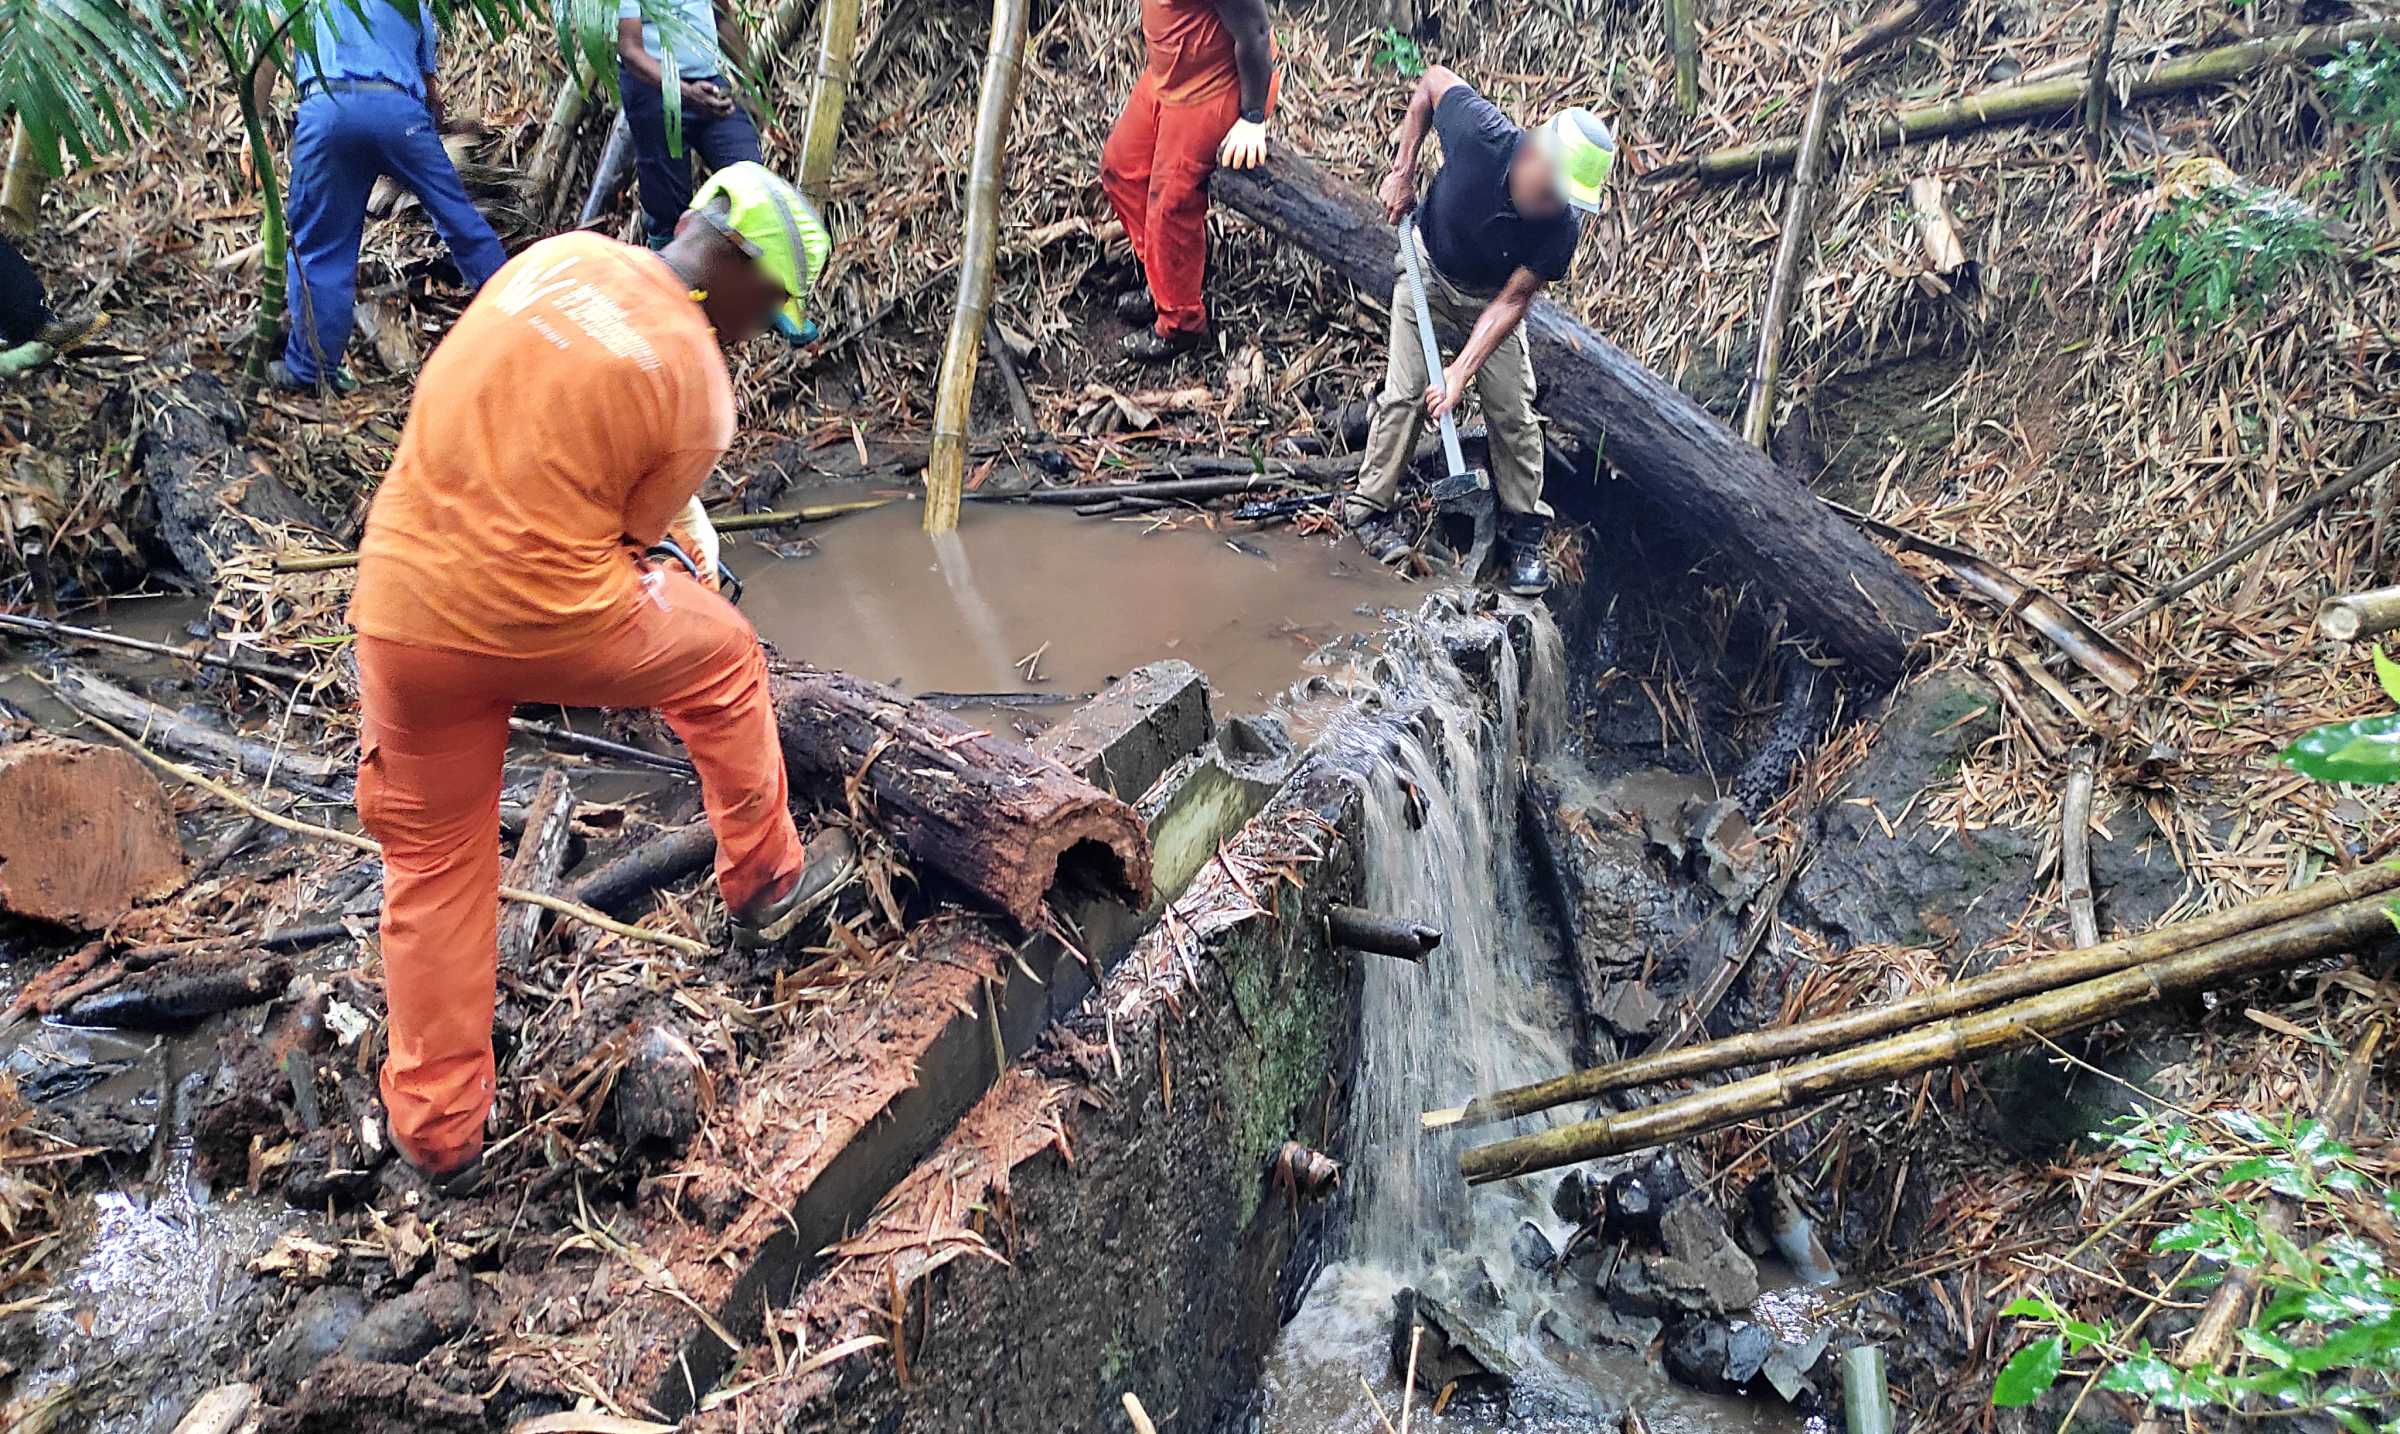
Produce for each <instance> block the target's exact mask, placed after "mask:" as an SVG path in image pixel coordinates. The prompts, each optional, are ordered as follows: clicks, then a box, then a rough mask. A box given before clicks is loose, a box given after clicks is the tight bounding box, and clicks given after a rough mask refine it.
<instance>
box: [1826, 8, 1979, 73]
mask: <svg viewBox="0 0 2400 1434" xmlns="http://www.w3.org/2000/svg"><path fill="white" fill-rule="evenodd" d="M1957 3H1958V0H1900V3H1899V4H1897V5H1894V6H1893V7H1892V8H1891V9H1889V10H1886V11H1884V12H1883V13H1882V14H1880V15H1877V16H1876V17H1875V18H1874V19H1872V20H1869V21H1868V22H1867V23H1866V24H1864V25H1861V26H1859V27H1858V29H1857V30H1855V31H1853V32H1852V33H1851V35H1850V38H1848V39H1846V40H1844V41H1842V48H1841V51H1840V53H1839V54H1838V55H1836V57H1835V58H1837V59H1839V60H1840V61H1841V62H1842V63H1843V64H1845V65H1848V64H1854V63H1856V62H1857V61H1858V60H1860V59H1862V58H1864V57H1865V56H1867V55H1869V54H1871V53H1873V52H1874V51H1877V50H1880V49H1882V48H1883V47H1884V46H1886V45H1889V44H1891V43H1892V42H1893V41H1895V40H1899V39H1902V38H1904V37H1905V36H1907V35H1909V34H1910V33H1911V32H1913V31H1914V30H1915V29H1916V28H1917V27H1918V26H1919V25H1922V24H1924V23H1925V22H1926V21H1927V20H1929V19H1931V18H1932V17H1934V16H1936V15H1940V14H1943V13H1945V12H1947V11H1949V10H1950V9H1952V8H1953V7H1954V6H1956V4H1957Z"/></svg>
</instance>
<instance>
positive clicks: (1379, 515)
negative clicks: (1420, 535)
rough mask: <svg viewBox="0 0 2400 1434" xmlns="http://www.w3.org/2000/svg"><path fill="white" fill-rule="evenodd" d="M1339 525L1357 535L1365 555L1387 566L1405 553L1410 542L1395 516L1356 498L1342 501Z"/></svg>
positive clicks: (1405, 554) (1406, 553)
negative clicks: (1343, 502) (1340, 523)
mask: <svg viewBox="0 0 2400 1434" xmlns="http://www.w3.org/2000/svg"><path fill="white" fill-rule="evenodd" d="M1342 526H1343V527H1345V528H1348V529H1349V530H1350V536H1352V537H1354V538H1356V539H1358V545H1359V546H1360V547H1362V548H1364V549H1366V550H1367V556H1368V557H1370V558H1373V559H1374V560H1375V561H1377V562H1379V563H1383V564H1385V565H1387V566H1388V565H1390V564H1392V563H1396V562H1398V561H1400V560H1401V559H1402V558H1405V557H1407V556H1408V550H1409V548H1410V547H1411V546H1412V545H1411V544H1410V542H1409V541H1408V535H1407V534H1405V533H1403V532H1401V531H1400V520H1399V519H1398V518H1397V517H1395V516H1394V515H1392V514H1390V513H1387V512H1385V511H1384V510H1383V509H1381V508H1372V507H1369V506H1368V505H1366V504H1365V503H1362V502H1359V501H1358V500H1357V499H1355V498H1354V499H1352V500H1351V501H1349V502H1347V503H1345V504H1343V505H1342Z"/></svg>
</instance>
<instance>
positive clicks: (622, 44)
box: [617, 19, 665, 90]
mask: <svg viewBox="0 0 2400 1434" xmlns="http://www.w3.org/2000/svg"><path fill="white" fill-rule="evenodd" d="M617 60H618V63H620V64H622V65H624V67H625V68H626V69H628V70H630V71H632V72H633V77H634V78H635V79H637V80H640V81H641V82H642V83H643V84H645V85H648V86H649V87H650V88H652V89H654V90H655V89H657V88H658V87H659V85H660V84H661V82H662V81H663V80H664V78H665V77H664V76H663V75H662V74H661V73H660V71H659V68H658V61H656V60H654V59H652V58H651V57H650V52H649V50H647V49H645V48H643V45H642V22H641V21H640V20H634V19H625V20H619V21H617Z"/></svg>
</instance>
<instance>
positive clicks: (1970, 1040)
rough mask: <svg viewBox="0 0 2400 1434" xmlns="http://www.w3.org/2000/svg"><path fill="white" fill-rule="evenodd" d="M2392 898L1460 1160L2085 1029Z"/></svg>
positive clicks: (1876, 1077) (1689, 1126)
mask: <svg viewBox="0 0 2400 1434" xmlns="http://www.w3.org/2000/svg"><path fill="white" fill-rule="evenodd" d="M2392 906H2393V903H2392V900H2391V898H2389V897H2388V896H2383V895H2377V896H2370V897H2366V898H2364V899H2361V900H2358V901H2352V902H2346V903H2343V904H2341V905H2338V906H2330V907H2327V908H2325V909H2324V910H2322V911H2318V912H2315V913H2312V914H2310V915H2307V916H2301V917H2295V918H2294V919H2292V920H2290V921H2285V922H2281V923H2278V924H2277V925H2274V926H2268V927H2264V928H2261V929H2259V930H2256V931H2246V932H2243V933H2242V934H2241V935H2239V936H2234V937H2230V938H2228V939H2226V940H2224V941H2220V942H2216V943H2214V944H2212V945H2208V946H2202V947H2200V948H2198V949H2196V950H2191V951H2186V952H2184V953H2183V954H2181V955H2177V956H2169V957H2167V958H2165V959H2163V960H2159V961H2153V962H2150V963H2148V964H2146V965H2142V966H2136V967H2133V968H2131V969H2128V970H2121V971H2117V972H2114V973H2112V974H2110V975H2106V976H2101V977H2098V978H2096V979H2094V980H2089V981H2082V982H2078V983H2077V984H2075V985H2072V986H2062V987H2060V988H2058V989H2056V990H2051V991H2044V992H2042V993H2041V994H2040V995H2037V996H2029V997H2026V998H2025V999H2023V1000H2020V1001H2012V1002H2010V1003H2009V1004H2007V1005H2004V1006H1997V1007H1994V1008H1993V1009H1991V1010H1988V1011H1981V1012H1978V1013H1976V1014H1974V1015H1971V1016H1957V1017H1952V1018H1950V1019H1948V1020H1942V1021H1936V1022H1933V1023H1931V1024H1928V1025H1923V1026H1919V1027H1917V1028H1915V1029H1913V1030H1909V1031H1905V1032H1903V1033H1902V1034H1900V1035H1896V1036H1893V1037H1891V1038H1889V1039H1887V1040H1882V1041H1876V1042H1872V1043H1870V1044H1868V1045H1863V1046H1853V1047H1851V1048H1850V1049H1848V1050H1842V1051H1836V1052H1834V1053H1832V1054H1830V1055H1825V1056H1819V1057H1816V1058H1815V1059H1813V1060H1807V1061H1801V1062H1798V1063H1795V1064H1793V1065H1789V1066H1786V1067H1784V1068H1783V1069H1781V1070H1777V1071H1770V1072H1768V1073H1766V1074H1764V1075H1756V1076H1752V1077H1750V1078H1749V1079H1747V1080H1739V1081H1734V1082H1731V1083H1729V1084H1726V1085H1720V1086H1710V1087H1707V1088H1704V1089H1701V1090H1697V1091H1694V1092H1692V1093H1691V1094H1689V1095H1685V1096H1681V1097H1678V1098H1676V1099H1673V1100H1667V1101H1661V1102H1660V1103H1658V1104H1656V1105H1650V1106H1644V1107H1642V1108H1640V1109H1637V1110H1632V1111H1628V1112H1625V1113H1624V1114H1621V1115H1610V1116H1601V1117H1598V1118H1596V1119H1592V1120H1586V1121H1583V1122H1582V1123H1580V1124H1576V1125H1567V1126H1561V1127H1559V1128H1557V1129H1554V1130H1546V1131H1542V1132H1539V1133H1538V1134H1534V1135H1524V1136H1519V1137H1517V1138H1516V1139H1514V1140H1503V1141H1498V1142H1496V1143H1494V1144H1491V1145H1481V1146H1476V1147H1474V1148H1473V1149H1470V1150H1468V1151H1466V1152H1465V1153H1464V1154H1462V1155H1461V1156H1460V1157H1459V1169H1460V1171H1461V1172H1462V1173H1463V1174H1464V1175H1465V1176H1466V1178H1467V1181H1468V1183H1470V1184H1474V1185H1481V1184H1485V1183H1487V1182H1489V1181H1493V1180H1505V1179H1509V1178H1511V1177H1513V1176H1518V1175H1526V1174H1530V1173H1532V1172H1534V1171H1537V1170H1549V1169H1553V1168H1555V1167H1557V1166H1560V1165H1571V1164H1573V1163H1575V1162H1576V1161H1579V1160H1590V1159H1594V1158H1596V1157H1598V1156H1602V1155H1617V1154H1622V1153H1624V1152H1626V1151H1629V1150H1646V1149H1648V1148H1650V1147H1651V1146H1654V1145H1660V1144H1664V1143H1665V1142H1667V1141H1671V1140H1680V1139H1683V1138H1685V1137H1688V1136H1693V1135H1699V1134H1702V1133H1705V1132H1707V1131H1711V1130H1718V1129H1722V1128H1723V1127H1725V1126H1728V1125H1738V1124H1740V1123H1741V1122H1743V1121H1745V1120H1749V1119H1752V1118H1754V1117H1756V1116H1761V1115H1767V1114H1771V1113H1774V1112H1777V1111H1785V1110H1790V1109H1792V1108H1793V1107H1795V1106H1800V1105H1807V1104H1811V1103H1814V1102H1816V1101H1821V1100H1825V1099H1828V1098H1830V1097H1833V1096H1836V1095H1841V1094H1844V1093H1845V1092H1848V1091H1853V1090H1858V1089H1860V1088H1861V1087H1864V1086H1871V1085H1881V1084H1883V1083H1885V1082H1887V1081H1891V1080H1896V1079H1898V1078H1900V1077H1903V1076H1909V1075H1914V1074H1916V1073H1917V1072H1919V1071H1926V1070H1932V1069H1934V1068H1935V1067H1937V1066H1945V1065H1951V1064H1955V1063H1959V1062H1964V1061H1970V1060H1976V1059H1979V1058H1981V1057H1983V1056H1987V1055H1990V1054H1992V1053H1994V1052H1996V1051H2002V1050H2007V1049H2010V1048H2012V1047H2015V1046H2019V1045H2025V1044H2029V1043H2031V1042H2033V1041H2036V1040H2040V1039H2043V1038H2045V1037H2050V1036H2056V1035H2058V1034H2060V1033H2062V1032H2065V1031H2073V1030H2080V1029H2082V1028H2083V1027H2085V1026H2089V1025H2094V1024H2097V1023H2098V1022H2101V1021H2104V1020H2108V1019H2110V1018H2112V1017H2115V1016H2119V1015H2122V1014H2124V1013H2125V1012H2127V1011H2129V1010H2133V1009H2135V1008H2137V1007H2140V1006H2144V1005H2147V1004H2149V1003H2150V1002H2153V1001H2159V1000H2163V999H2165V998H2166V997H2168V996H2171V995H2175V994H2177V993H2180V992H2184V991H2193V990H2200V989H2204V988H2206V987H2210V986H2216V985H2220V984H2223V983H2225V982H2227V981H2232V980H2235V979H2238V978H2240V977H2243V976H2248V975H2253V974H2256V973H2258V972H2261V971H2267V970H2271V969H2274V968H2276V967H2279V966H2288V965H2291V964H2294V963H2296V962H2300V961H2307V960H2313V959H2316V958H2319V957H2325V956H2332V955H2337V954H2339V953H2341V952H2344V951H2347V950H2350V949H2352V948H2354V947H2357V946H2359V945H2362V944H2366V943H2370V942H2379V941H2386V940H2389V939H2391V936H2392Z"/></svg>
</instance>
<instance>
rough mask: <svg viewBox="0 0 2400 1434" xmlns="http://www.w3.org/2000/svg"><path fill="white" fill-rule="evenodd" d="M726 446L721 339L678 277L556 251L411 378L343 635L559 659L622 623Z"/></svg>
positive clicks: (500, 281)
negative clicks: (644, 562)
mask: <svg viewBox="0 0 2400 1434" xmlns="http://www.w3.org/2000/svg"><path fill="white" fill-rule="evenodd" d="M732 441H733V380H732V378H731V376H730V375H728V374H727V372H726V370H725V355H724V353H723V351H722V350H720V349H719V347H718V346H717V338H716V332H715V330H713V329H711V328H710V327H709V324H708V320H707V319H706V318H705V317H704V316H703V315H702V313H701V311H700V306H699V305H698V304H696V303H694V302H693V301H692V298H691V295H690V293H689V291H688V290H687V289H686V288H685V286H684V284H683V282H682V281H681V280H680V279H678V278H676V276H675V272H674V270H672V269H670V268H668V267H667V264H666V261H665V260H663V259H660V258H659V257H658V256H657V255H655V254H652V253H650V252H649V251H648V250H646V249H638V248H635V247H633V246H632V245H629V244H619V243H617V242H616V241H614V240H612V239H603V238H601V237H600V236H598V235H596V234H580V233H578V234H564V235H561V236H559V237H558V238H555V239H546V240H544V241H542V242H541V243H539V244H536V245H534V246H533V247H531V248H529V249H527V250H526V251H525V252H524V253H522V254H519V255H518V256H517V257H516V258H515V259H513V260H511V261H510V262H509V264H508V266H507V267H506V268H503V269H502V270H501V271H500V272H499V273H498V274H496V275H494V276H493V277H492V279H491V281H490V282H489V283H487V284H485V285H484V287H483V291H482V292H481V293H479V294H477V295H476V296H475V301H474V302H473V303H472V304H469V305H468V306H467V311H466V313H465V314H464V315H463V316H461V317H460V319H459V321H458V325H457V327H456V328H454V329H452V330H451V331H450V336H449V337H448V338H447V339H445V340H443V341H442V344H441V346H440V347H438V348H436V349H435V350H434V351H433V357H432V358H431V359H429V360H427V362H426V364H425V368H424V371H423V372H422V374H420V375H419V377H418V379H417V392H416V398H415V401H414V402H412V403H411V404H410V405H409V410H408V425H407V427H406V428H405V429H403V430H402V432H401V434H400V449H399V452H398V453H397V454H396V455H394V457H393V459H392V471H391V472H390V473H389V474H388V475H386V476H385V478H384V480H383V486H382V488H381V489H379V490H378V491H377V492H376V494H375V502H374V506H373V507H372V508H370V509H369V510H368V512H367V531H366V535H365V537H364V538H363V539H362V540H361V541H360V543H359V562H358V591H357V594H356V596H354V597H353V598H352V599H351V602H350V622H351V625H352V626H353V627H355V628H357V629H358V630H359V631H360V632H362V633H365V634H367V635H368V636H370V637H379V638H385V639H388V640H390V641H393V642H406V643H413V644H415V645H417V646H419V647H437V648H446V649H451V650H454V651H462V652H478V653H485V654H490V655H494V656H504V657H508V656H516V657H550V656H556V655H557V654H559V653H562V652H566V651H569V650H571V649H573V648H575V647H578V646H580V645H582V644H583V643H584V642H585V641H587V640H589V639H591V638H593V637H596V636H598V635H600V634H601V633H603V632H605V631H607V630H608V629H609V628H610V627H612V626H614V625H615V624H616V623H618V622H621V621H623V619H624V606H625V604H627V603H629V602H631V601H633V600H634V598H635V592H636V590H635V584H636V582H637V581H638V579H639V573H638V570H637V569H636V568H635V566H634V559H633V552H632V548H631V547H629V541H630V544H632V545H639V546H647V545H648V544H650V543H653V542H656V541H657V540H658V538H659V536H660V535H661V534H662V533H664V532H665V531H666V530H667V524H668V522H669V520H670V519H672V518H674V517H675V516H676V514H677V513H678V512H679V511H680V510H681V509H682V508H683V506H684V504H685V503H686V502H687V501H688V500H689V499H690V498H691V496H692V495H693V494H694V493H696V492H698V491H699V489H700V485H701V483H702V482H703V481H705V480H706V479H707V477H708V474H709V470H710V469H712V468H713V467H715V466H716V462H717V460H718V459H719V458H720V457H722V456H723V455H724V452H725V448H726V446H727V445H728V444H729V443H731V442H732Z"/></svg>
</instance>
